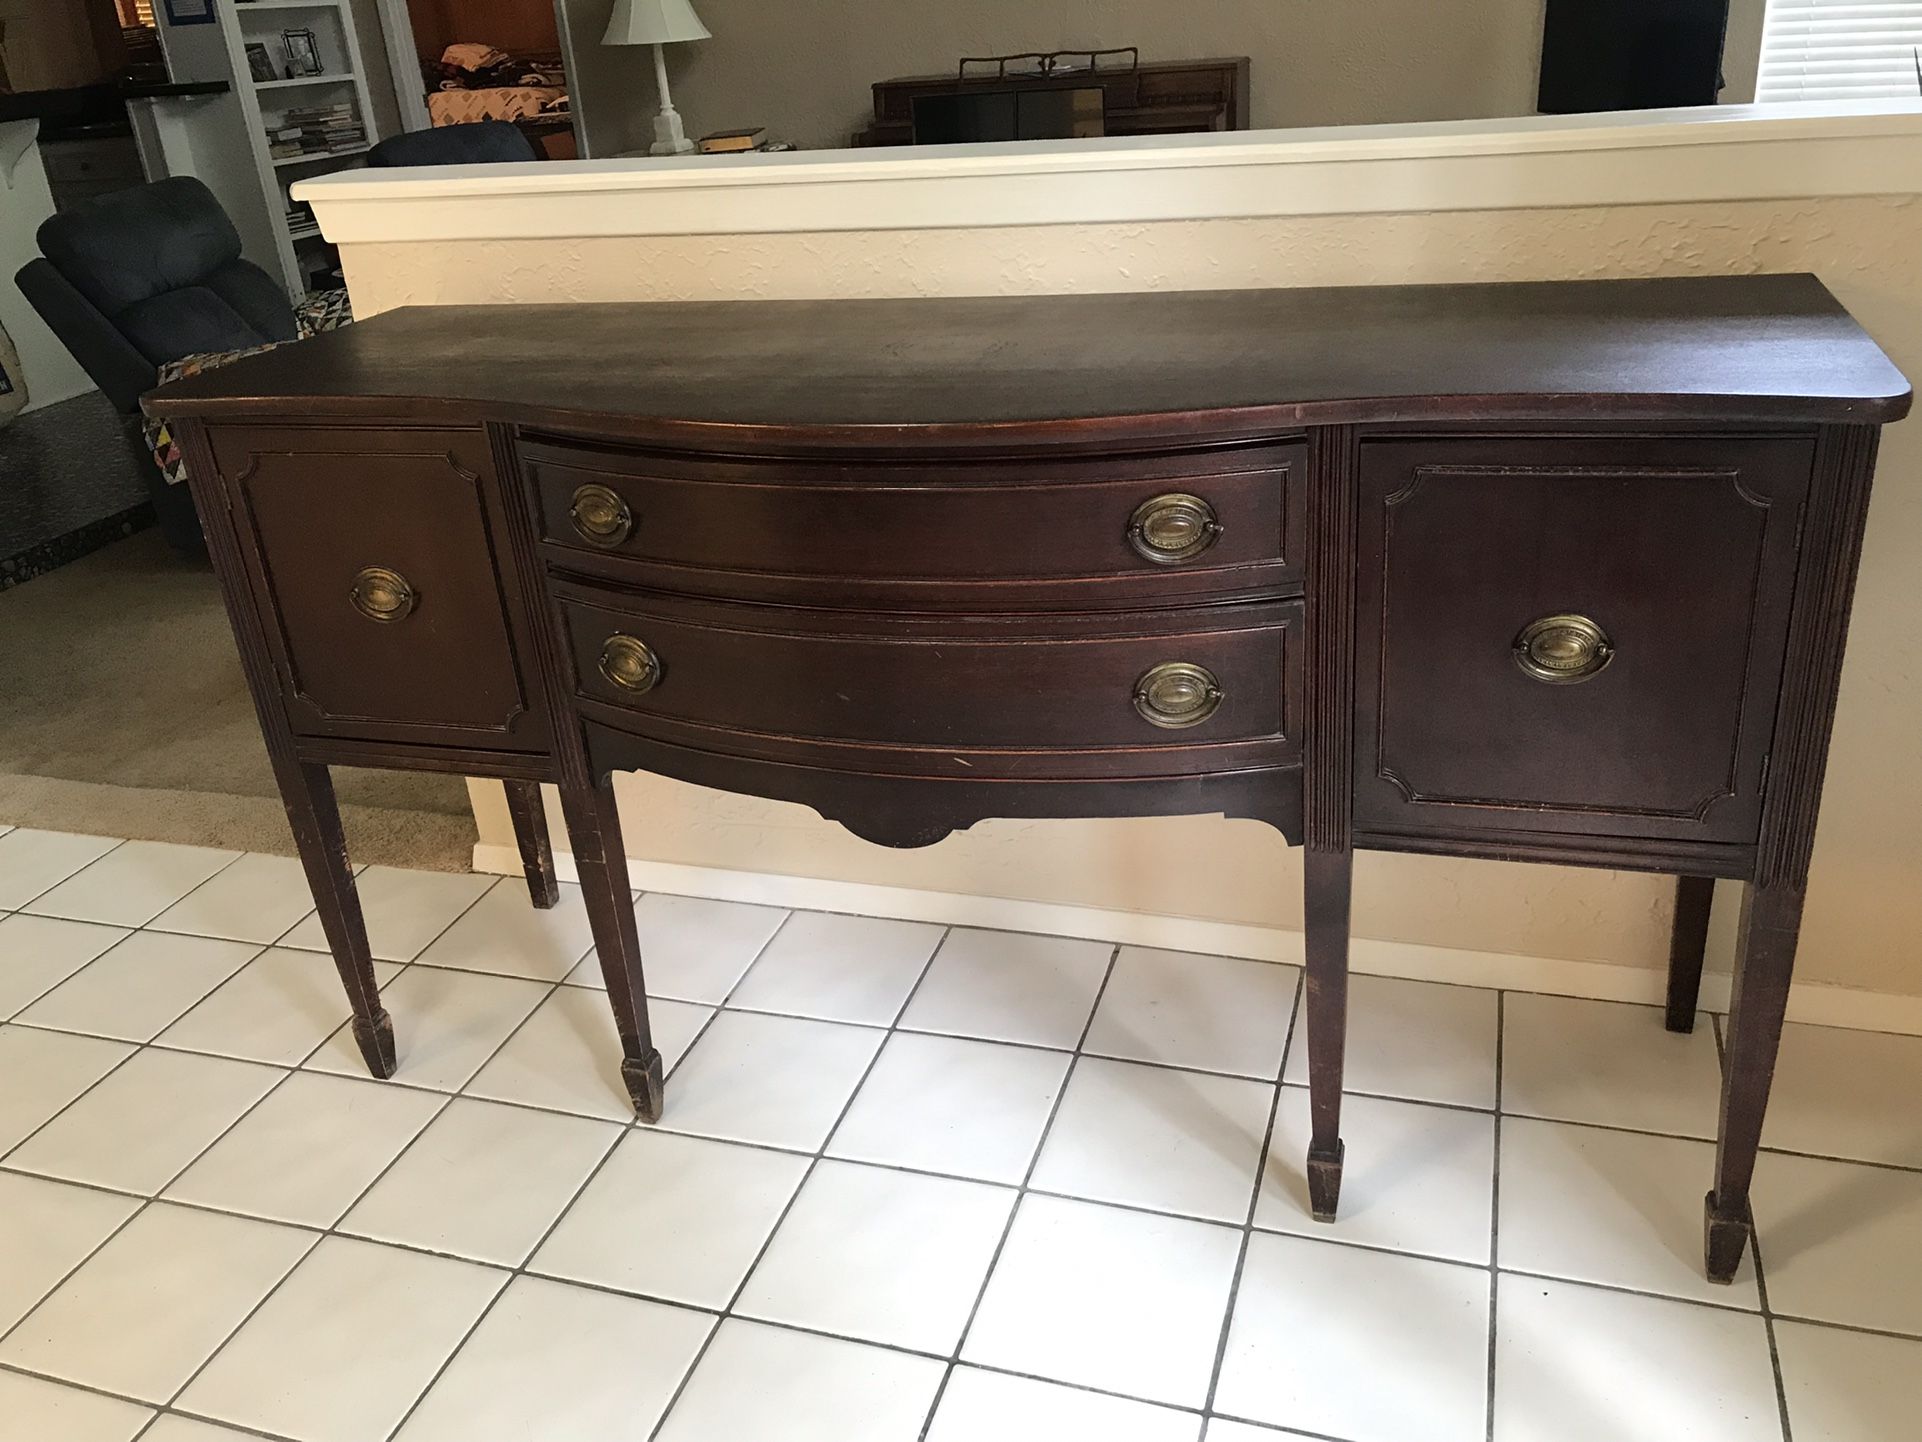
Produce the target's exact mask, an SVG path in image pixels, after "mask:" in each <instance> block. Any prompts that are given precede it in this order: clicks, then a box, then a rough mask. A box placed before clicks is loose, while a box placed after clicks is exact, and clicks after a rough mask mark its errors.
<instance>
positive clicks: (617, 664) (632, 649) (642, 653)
mask: <svg viewBox="0 0 1922 1442" xmlns="http://www.w3.org/2000/svg"><path fill="white" fill-rule="evenodd" d="M601 675H603V676H605V677H606V678H607V679H608V680H609V681H610V682H612V683H613V684H614V685H616V686H618V687H620V688H621V689H622V690H623V691H632V692H633V693H634V694H635V695H636V696H638V695H640V694H641V693H642V692H644V691H652V690H653V689H654V687H655V685H656V684H658V683H659V681H660V679H661V658H660V657H659V656H656V655H655V654H654V648H653V647H651V646H649V645H648V644H647V642H645V641H643V640H641V639H640V638H639V637H638V636H624V635H622V634H621V633H620V632H618V631H617V632H615V633H614V634H613V635H612V636H609V637H608V638H607V640H606V642H605V643H603V644H602V646H601Z"/></svg>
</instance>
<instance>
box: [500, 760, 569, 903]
mask: <svg viewBox="0 0 1922 1442" xmlns="http://www.w3.org/2000/svg"><path fill="white" fill-rule="evenodd" d="M501 785H502V786H504V787H506V788H507V814H508V815H509V816H511V817H513V819H514V841H515V843H516V844H517V845H518V846H519V847H520V849H521V870H522V871H523V872H525V873H526V876H527V894H528V895H529V896H530V897H531V898H532V899H533V902H534V905H535V906H537V907H539V908H540V909H541V910H543V911H545V910H546V909H547V908H548V907H550V906H552V905H554V904H555V903H556V902H557V901H559V900H560V899H561V883H560V879H559V878H558V877H556V876H555V875H554V848H553V846H552V845H551V844H550V843H549V842H548V839H547V813H546V812H545V811H544V810H542V808H541V787H540V783H539V782H538V781H503V782H501Z"/></svg>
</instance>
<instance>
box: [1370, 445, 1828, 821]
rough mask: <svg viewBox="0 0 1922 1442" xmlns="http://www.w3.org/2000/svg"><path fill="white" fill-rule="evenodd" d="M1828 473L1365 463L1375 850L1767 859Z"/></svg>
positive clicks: (1766, 455) (1734, 458) (1501, 452)
mask: <svg viewBox="0 0 1922 1442" xmlns="http://www.w3.org/2000/svg"><path fill="white" fill-rule="evenodd" d="M1812 459H1813V443H1812V441H1809V440H1805V439H1802V438H1796V437H1720V438H1715V437H1687V438H1678V437H1604V436H1594V435H1589V436H1583V437H1556V436H1515V437H1502V438H1493V439H1470V438H1442V439H1426V440H1423V439H1412V438H1411V439H1406V440H1377V441H1371V442H1368V443H1366V444H1365V445H1364V446H1363V451H1362V486H1361V509H1360V534H1359V537H1358V541H1359V554H1360V571H1359V577H1358V582H1357V617H1356V620H1357V677H1356V704H1357V716H1356V725H1357V738H1356V739H1357V745H1356V753H1355V816H1356V824H1357V826H1358V827H1360V828H1362V829H1363V830H1370V829H1373V830H1377V831H1389V832H1394V831H1401V832H1436V831H1454V832H1465V831H1466V832H1486V831H1491V830H1492V831H1532V832H1551V833H1554V832H1560V833H1573V834H1589V835H1616V836H1643V837H1664V838H1682V839H1692V840H1702V841H1719V842H1734V843H1738V844H1746V843H1752V842H1753V841H1754V839H1755V836H1756V830H1757V826H1758V822H1759V817H1760V802H1761V793H1762V787H1763V785H1764V782H1765V766H1766V759H1767V754H1768V746H1769V737H1770V731H1771V728H1772V726H1773V721H1774V715H1775V705H1776V696H1777V690H1778V687H1779V685H1780V681H1781V671H1782V655H1783V647H1784V643H1785V639H1786V632H1787V622H1788V605H1789V601H1790V597H1791V592H1792V580H1793V574H1794V566H1795V548H1796V540H1797V531H1798V526H1799V519H1800V510H1801V505H1802V500H1803V497H1804V495H1805V493H1806V490H1807V485H1808V478H1809V473H1810V466H1811V464H1812ZM1570 617H1572V618H1575V619H1574V620H1572V621H1567V620H1557V619H1556V618H1570ZM1537 623H1539V624H1537ZM1531 626H1535V629H1534V630H1531V629H1530V628H1531Z"/></svg>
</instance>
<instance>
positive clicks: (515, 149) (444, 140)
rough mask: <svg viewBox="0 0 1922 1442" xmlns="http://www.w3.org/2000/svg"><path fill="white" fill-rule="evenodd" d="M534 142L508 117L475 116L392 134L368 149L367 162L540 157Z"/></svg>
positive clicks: (475, 162) (464, 161)
mask: <svg viewBox="0 0 1922 1442" xmlns="http://www.w3.org/2000/svg"><path fill="white" fill-rule="evenodd" d="M540 158H541V157H540V152H538V151H537V150H535V149H534V142H533V141H531V140H529V139H528V138H527V137H526V136H525V135H523V134H522V133H521V130H520V127H519V126H517V125H515V124H513V123H512V122H511V121H506V120H475V121H470V122H469V123H467V124H465V125H437V126H435V127H434V128H433V129H431V130H410V131H408V132H407V133H406V134H405V135H390V136H389V137H388V138H387V139H385V140H383V141H381V142H380V144H378V145H376V146H375V147H374V148H373V149H372V150H370V151H368V152H367V163H368V164H369V165H372V166H375V167H377V168H378V167H381V166H388V165H485V164H489V163H499V162H502V161H516V160H539V159H540Z"/></svg>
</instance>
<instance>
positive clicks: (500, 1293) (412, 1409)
mask: <svg viewBox="0 0 1922 1442" xmlns="http://www.w3.org/2000/svg"><path fill="white" fill-rule="evenodd" d="M489 890H490V891H491V890H492V888H491V887H490V888H489ZM477 904H478V902H477ZM639 904H640V903H639V901H638V899H636V900H633V901H630V902H629V905H630V906H638V905H639ZM792 915H793V913H792V912H789V913H788V915H787V916H783V917H782V918H781V922H780V925H778V926H776V927H775V928H774V930H773V932H771V933H770V934H769V936H768V939H767V940H766V941H765V942H763V943H762V944H761V947H760V949H759V950H758V951H756V952H755V954H754V959H753V960H752V961H750V962H749V963H748V964H747V966H746V967H744V968H743V969H742V971H741V975H740V976H738V977H736V978H735V981H734V986H735V987H738V986H739V985H740V984H741V982H742V981H743V980H745V979H746V977H747V974H748V972H750V971H752V970H753V969H754V966H755V963H756V962H758V961H759V960H760V959H761V957H762V956H764V955H765V954H766V952H767V948H768V947H769V946H771V945H772V944H773V942H774V938H775V937H776V936H779V935H780V933H781V930H782V928H784V927H785V926H786V925H787V923H788V918H789V917H791V916H792ZM444 934H445V933H443V935H444ZM595 950H596V948H595V947H592V946H590V947H588V948H587V950H586V951H583V952H582V953H581V954H580V956H578V957H576V958H575V960H574V963H573V965H571V966H569V967H568V968H567V969H566V970H565V971H564V972H562V974H561V976H560V977H559V978H557V979H556V980H555V981H554V983H553V984H552V985H551V986H549V987H548V989H547V992H546V994H545V995H544V996H542V997H541V999H540V1000H539V1001H538V1002H536V1003H535V1005H534V1007H533V1009H532V1010H531V1011H529V1012H528V1013H527V1015H526V1016H524V1017H522V1018H521V1020H520V1023H519V1024H518V1025H517V1026H515V1027H514V1029H513V1030H512V1031H510V1032H509V1033H508V1034H507V1036H506V1037H505V1038H504V1039H503V1040H502V1042H501V1044H500V1045H499V1046H498V1047H496V1048H495V1049H494V1052H493V1054H492V1055H491V1056H489V1057H488V1059H487V1060H486V1061H484V1062H482V1063H481V1065H480V1066H479V1067H477V1068H476V1069H475V1071H474V1075H473V1076H471V1077H469V1078H468V1079H467V1081H466V1082H465V1083H464V1084H463V1085H462V1087H461V1091H460V1095H462V1096H467V1095H468V1092H467V1088H468V1087H470V1086H472V1085H473V1084H474V1082H475V1080H476V1079H478V1078H479V1076H480V1075H481V1073H482V1072H484V1071H486V1070H487V1068H488V1067H489V1066H490V1065H492V1064H493V1062H494V1060H495V1059H496V1058H498V1057H499V1056H500V1055H501V1054H502V1053H503V1052H504V1051H506V1049H507V1047H508V1045H509V1044H510V1043H511V1042H512V1041H513V1039H514V1038H515V1037H516V1036H518V1035H519V1034H520V1031H521V1028H522V1027H524V1026H526V1025H527V1023H528V1022H529V1021H531V1020H533V1018H534V1015H535V1013H536V1012H538V1011H540V1010H541V1008H542V1007H544V1006H546V1005H547V1004H548V1003H549V1002H550V1001H552V1000H553V999H554V997H555V995H556V994H558V993H559V991H560V989H561V987H562V986H564V985H565V984H566V981H567V978H568V977H570V976H572V975H573V974H574V972H575V971H577V970H578V969H579V968H580V965H581V963H582V962H584V961H586V960H587V956H588V953H589V952H593V951H595ZM643 965H645V958H643ZM733 994H734V987H730V988H729V989H728V995H729V996H732V995H733ZM652 1001H653V998H652V997H649V996H647V995H645V994H643V996H642V997H641V998H640V1005H641V1006H642V1007H646V1006H648V1005H650V1004H651V1002H652ZM719 1015H720V1008H719V1007H716V1008H715V1009H714V1011H713V1012H712V1013H711V1014H710V1015H709V1016H708V1018H707V1020H706V1021H704V1022H703V1023H702V1024H701V1026H700V1027H699V1029H698V1030H697V1031H696V1032H695V1034H694V1038H693V1040H691V1041H690V1042H689V1043H688V1044H687V1047H686V1049H685V1050H684V1051H683V1052H682V1054H681V1057H677V1058H675V1062H674V1065H675V1068H676V1069H678V1068H679V1066H680V1063H681V1060H682V1058H684V1057H685V1056H686V1055H687V1054H688V1053H689V1052H692V1051H693V1050H694V1046H695V1044H696V1043H697V1042H699V1041H700V1039H701V1037H702V1036H703V1035H705V1034H706V1032H707V1029H708V1027H709V1026H711V1025H712V1024H713V1022H714V1018H715V1017H717V1016H719ZM649 1031H650V1034H651V1032H652V1027H651V1026H650V1028H649ZM669 1075H671V1072H668V1071H665V1070H664V1071H663V1072H662V1080H663V1082H665V1080H666V1078H667V1077H668V1076H669ZM470 1099H474V1100H479V1099H478V1098H470ZM850 1100H852V1098H850ZM448 1105H449V1106H452V1105H453V1102H452V1101H451V1100H450V1101H449V1103H448ZM443 1110H445V1108H443ZM540 1110H546V1109H545V1108H540ZM561 1114H562V1115H572V1114H571V1113H561ZM438 1115H439V1114H438V1113H437V1114H436V1120H438ZM428 1125H429V1126H431V1125H432V1123H431V1122H430V1123H429V1124H428ZM637 1126H638V1122H637V1119H636V1118H635V1117H633V1116H629V1117H628V1118H627V1119H626V1121H625V1122H624V1123H619V1124H613V1134H612V1135H611V1136H610V1137H609V1138H608V1142H607V1146H606V1147H605V1148H604V1149H603V1150H602V1152H601V1155H600V1157H599V1159H598V1160H597V1161H596V1162H595V1163H594V1165H593V1166H592V1167H590V1168H589V1169H588V1171H587V1175H586V1176H584V1177H582V1178H581V1182H580V1185H579V1186H577V1187H575V1188H574V1190H573V1192H572V1194H571V1195H570V1196H569V1197H568V1198H567V1200H566V1201H565V1202H564V1203H562V1204H561V1207H560V1209H559V1210H558V1211H556V1212H555V1213H554V1215H553V1217H552V1218H551V1219H550V1220H549V1222H548V1224H547V1226H546V1227H545V1228H543V1229H542V1231H541V1234H540V1236H539V1237H537V1238H536V1239H535V1241H534V1244H533V1245H532V1246H531V1247H529V1248H528V1249H527V1254H526V1255H525V1256H524V1257H522V1258H521V1260H520V1263H519V1265H518V1266H516V1267H514V1268H513V1269H512V1271H511V1272H510V1274H509V1275H508V1278H507V1280H506V1281H505V1282H503V1283H502V1284H501V1286H500V1287H499V1288H498V1289H497V1290H496V1291H495V1293H494V1295H493V1296H492V1297H490V1298H489V1299H488V1302H487V1305H486V1306H485V1307H482V1308H481V1310H480V1314H479V1315H478V1316H476V1317H475V1318H474V1321H473V1324H472V1325H471V1326H469V1327H468V1328H467V1330H466V1331H465V1332H463V1333H462V1334H461V1337H460V1340H459V1341H458V1342H456V1343H455V1344H454V1346H453V1348H452V1349H451V1350H450V1351H449V1352H448V1354H447V1356H446V1357H445V1358H443V1359H442V1361H441V1364H440V1366H439V1367H437V1368H435V1369H434V1375H433V1376H432V1377H430V1378H428V1379H427V1384H426V1386H424V1387H422V1388H421V1389H420V1391H419V1393H418V1394H416V1396H415V1397H414V1400H413V1401H412V1402H411V1403H409V1404H408V1407H407V1410H406V1411H405V1412H403V1413H402V1414H401V1418H400V1420H399V1421H398V1422H396V1423H395V1424H394V1426H393V1428H392V1429H391V1430H390V1431H389V1432H388V1433H387V1435H388V1437H390V1438H391V1437H394V1436H397V1435H398V1434H399V1433H400V1432H401V1431H402V1430H403V1429H404V1428H405V1427H406V1426H407V1423H408V1421H409V1420H410V1419H411V1418H412V1417H413V1415H414V1413H416V1412H417V1411H419V1410H420V1407H421V1404H422V1403H424V1402H425V1401H426V1400H427V1398H428V1395H429V1394H430V1393H431V1392H432V1391H433V1390H434V1388H435V1386H436V1385H438V1384H439V1382H440V1379H441V1378H442V1377H443V1376H445V1375H446V1373H447V1369H448V1368H449V1367H452V1366H453V1365H454V1359H455V1358H457V1357H459V1356H460V1354H461V1352H462V1351H463V1350H465V1348H466V1346H467V1344H468V1343H469V1342H470V1341H472V1340H473V1337H474V1334H475V1333H476V1332H478V1331H479V1330H480V1329H481V1326H482V1325H483V1324H484V1323H485V1322H486V1321H487V1319H488V1317H489V1316H490V1315H491V1314H492V1313H493V1311H494V1308H495V1307H496V1306H497V1305H499V1303H500V1299H501V1298H502V1297H504V1296H506V1295H507V1293H508V1290H509V1289H510V1288H511V1287H512V1286H513V1285H514V1283H515V1281H517V1280H518V1279H519V1278H521V1277H524V1276H527V1275H529V1274H528V1271H527V1268H528V1266H529V1265H530V1264H531V1263H532V1262H533V1260H534V1258H535V1257H537V1256H539V1255H540V1250H541V1248H542V1247H544V1246H545V1245H546V1244H547V1240H548V1238H550V1237H552V1236H553V1235H554V1233H555V1231H557V1230H558V1229H559V1227H560V1225H561V1223H562V1222H563V1221H565V1220H566V1219H567V1215H568V1213H569V1212H571V1211H573V1210H574V1207H575V1204H576V1203H578V1202H579V1201H580V1199H581V1197H582V1196H583V1195H585V1194H586V1192H587V1189H588V1188H589V1187H591V1186H592V1185H593V1184H594V1179H595V1178H596V1177H598V1176H600V1174H601V1171H602V1169H603V1168H604V1167H606V1165H607V1163H608V1160H609V1158H611V1157H612V1156H613V1155H614V1153H615V1152H616V1151H618V1150H619V1149H620V1146H621V1144H622V1142H624V1141H625V1140H626V1139H627V1138H628V1136H630V1135H631V1134H632V1133H633V1132H634V1131H635V1130H636V1128H637ZM426 1130H427V1128H426V1127H423V1128H422V1129H421V1132H422V1133H423V1134H424V1133H425V1132H426ZM418 1139H419V1138H418V1136H416V1138H415V1140H418ZM412 1145H413V1143H412V1142H409V1143H408V1146H409V1147H411V1146H412ZM406 1149H407V1148H403V1149H402V1150H403V1152H404V1151H405V1150H406ZM395 1160H396V1161H398V1160H399V1158H396V1159H395ZM383 1175H384V1174H383ZM375 1184H376V1185H378V1180H377V1181H376V1183H375ZM369 1190H370V1191H371V1188H370V1189H369ZM366 1196H367V1193H366V1192H363V1193H362V1194H361V1199H362V1200H365V1198H366ZM359 1204H360V1203H359V1202H358V1201H357V1202H355V1204H354V1205H355V1206H358V1205H359ZM352 1211H353V1208H352V1207H350V1208H348V1213H351V1212H352ZM346 1215H347V1214H346V1213H344V1214H343V1215H342V1220H345V1219H346ZM461 1260H464V1261H471V1260H472V1259H471V1258H462V1259H461ZM533 1275H535V1276H537V1277H538V1276H540V1275H541V1274H539V1273H534V1274H533ZM744 1280H745V1279H744ZM718 1330H720V1325H719V1323H718V1322H717V1323H716V1324H715V1325H714V1326H713V1327H710V1328H709V1329H708V1335H707V1337H706V1338H704V1339H703V1340H702V1345H701V1352H702V1353H703V1354H704V1353H705V1352H706V1350H707V1343H708V1342H709V1341H710V1340H712V1338H713V1335H714V1333H715V1332H716V1331H718ZM693 1370H694V1364H690V1365H689V1367H688V1370H687V1372H686V1373H685V1374H683V1376H682V1379H681V1385H682V1386H685V1385H686V1381H687V1377H688V1376H691V1375H692V1374H693ZM679 1395H680V1391H679V1388H676V1390H675V1396H676V1397H678V1396H679ZM670 1408H671V1404H670ZM668 1410H669V1409H663V1411H662V1413H661V1418H662V1420H665V1419H666V1417H667V1411H668Z"/></svg>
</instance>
